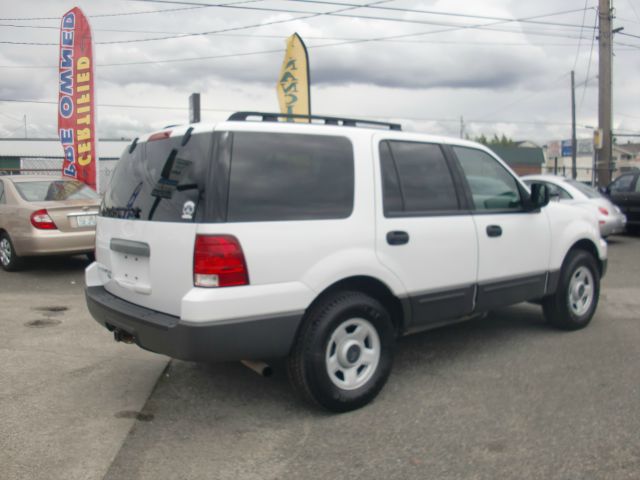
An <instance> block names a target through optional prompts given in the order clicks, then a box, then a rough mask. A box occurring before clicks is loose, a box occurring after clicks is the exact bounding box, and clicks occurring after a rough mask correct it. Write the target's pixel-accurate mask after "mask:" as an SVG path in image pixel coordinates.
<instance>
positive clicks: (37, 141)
mask: <svg viewBox="0 0 640 480" xmlns="http://www.w3.org/2000/svg"><path fill="white" fill-rule="evenodd" d="M130 143H131V140H127V139H103V140H99V142H98V155H99V157H100V158H99V161H98V165H99V169H100V170H99V171H100V173H99V175H100V190H101V193H102V192H103V191H104V189H105V187H106V185H108V183H109V179H110V178H111V174H112V173H113V170H114V168H115V166H116V163H117V162H118V159H119V158H120V155H121V154H122V152H123V151H124V149H125V148H126V147H127V146H128V145H129V144H130ZM62 159H63V151H62V145H61V144H60V140H59V139H57V138H0V172H3V173H9V174H17V173H20V172H23V173H30V174H38V173H42V174H44V175H51V174H56V173H60V172H61V171H62Z"/></svg>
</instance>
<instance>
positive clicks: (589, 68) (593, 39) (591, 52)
mask: <svg viewBox="0 0 640 480" xmlns="http://www.w3.org/2000/svg"><path fill="white" fill-rule="evenodd" d="M597 25H598V15H596V18H595V20H594V23H593V28H594V30H595V27H596V26H597ZM595 39H596V36H595V32H594V33H593V36H592V37H591V49H590V50H589V60H588V61H587V75H586V78H587V80H588V79H589V73H591V58H592V56H593V46H594V44H595ZM586 93H587V82H585V84H584V88H583V89H582V95H581V96H580V104H579V105H578V112H579V111H580V110H581V109H582V104H583V102H584V96H585V94H586Z"/></svg>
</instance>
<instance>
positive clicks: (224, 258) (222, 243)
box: [193, 235, 249, 288]
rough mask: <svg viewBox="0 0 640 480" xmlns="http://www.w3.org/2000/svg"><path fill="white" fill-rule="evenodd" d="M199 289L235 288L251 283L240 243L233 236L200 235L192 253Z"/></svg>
mask: <svg viewBox="0 0 640 480" xmlns="http://www.w3.org/2000/svg"><path fill="white" fill-rule="evenodd" d="M193 284H194V285H195V286H196V287H208V288H212V287H232V286H238V285H248V284H249V272H248V271H247V264H246V262H245V260H244V253H243V252H242V247H241V246H240V242H238V239H237V238H236V237H234V236H233V235H197V236H196V245H195V249H194V253H193Z"/></svg>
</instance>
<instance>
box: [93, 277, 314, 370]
mask: <svg viewBox="0 0 640 480" xmlns="http://www.w3.org/2000/svg"><path fill="white" fill-rule="evenodd" d="M85 295H86V299H87V306H88V308H89V311H90V312H91V315H93V317H94V318H95V320H96V321H97V322H98V323H99V324H101V325H102V326H104V327H105V328H107V329H108V330H110V331H114V330H116V329H119V330H122V331H124V332H126V333H128V334H129V335H131V336H133V338H134V341H135V343H136V344H137V345H138V346H140V347H141V348H144V349H145V350H150V351H152V352H156V353H161V354H164V355H168V356H170V357H172V358H178V359H181V360H191V361H199V362H210V361H232V360H263V359H268V358H278V357H284V356H286V355H288V354H289V351H290V350H291V346H292V345H293V341H294V337H295V334H296V331H297V329H298V325H299V324H300V321H301V318H302V312H296V313H291V314H282V315H278V316H269V317H260V318H247V319H235V320H233V321H227V322H225V321H216V322H211V323H206V324H197V325H194V324H189V323H185V322H182V321H181V320H180V319H179V318H178V317H174V316H172V315H167V314H164V313H160V312H156V311H154V310H150V309H148V308H144V307H140V306H138V305H135V304H133V303H130V302H127V301H124V300H122V299H120V298H118V297H116V296H115V295H112V294H111V293H109V292H107V291H106V290H105V289H104V288H103V287H87V288H86V289H85Z"/></svg>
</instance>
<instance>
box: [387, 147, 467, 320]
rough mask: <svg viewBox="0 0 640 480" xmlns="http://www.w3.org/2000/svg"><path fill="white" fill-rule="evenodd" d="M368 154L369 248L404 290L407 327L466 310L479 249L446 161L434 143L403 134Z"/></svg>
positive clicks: (442, 151) (452, 315) (447, 317)
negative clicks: (372, 221)
mask: <svg viewBox="0 0 640 480" xmlns="http://www.w3.org/2000/svg"><path fill="white" fill-rule="evenodd" d="M405 138H406V137H405ZM374 151H375V154H374V157H375V158H376V169H375V170H376V176H377V180H378V181H377V191H378V198H379V201H378V202H377V205H378V208H377V215H376V253H377V256H378V258H379V260H380V262H381V263H382V264H383V265H385V266H386V267H387V268H389V269H390V270H391V271H393V272H394V273H395V275H396V276H397V277H398V278H399V279H400V281H401V282H402V283H403V284H404V286H405V288H406V291H407V292H408V296H409V298H408V299H409V301H410V303H411V311H412V325H411V327H414V328H421V327H424V326H425V325H433V324H437V323H446V322H447V321H448V320H451V319H455V318H458V317H461V316H464V315H466V314H469V313H471V312H472V310H473V307H474V298H475V280H476V273H477V257H478V253H477V248H478V246H477V241H476V231H475V226H474V223H473V219H472V218H471V215H470V214H469V211H468V210H465V209H464V208H463V207H464V204H463V198H462V191H461V188H460V185H459V180H460V179H459V178H458V181H456V178H455V176H454V175H453V172H452V166H451V159H450V158H447V156H446V155H445V151H444V149H443V147H442V146H441V145H439V144H436V143H426V142H421V141H406V140H404V139H403V140H396V139H393V138H391V139H389V138H387V139H379V138H378V139H376V140H375V141H374Z"/></svg>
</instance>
